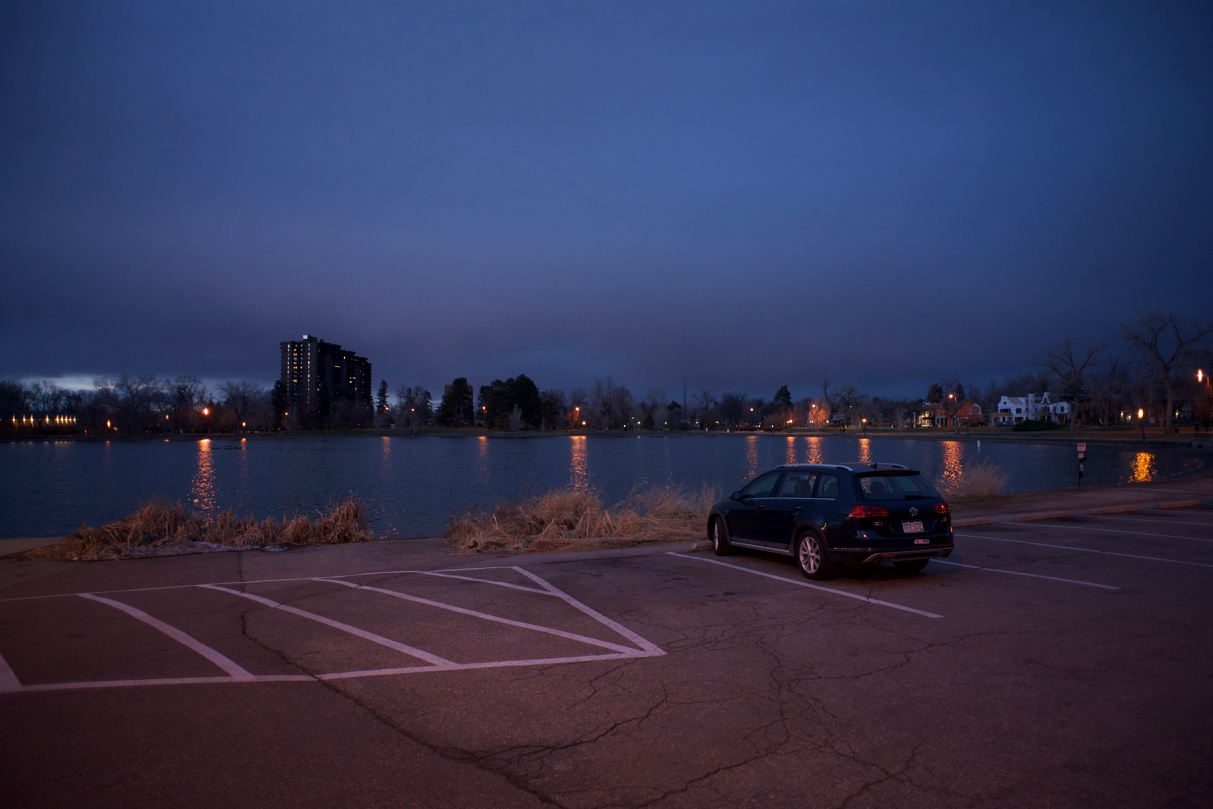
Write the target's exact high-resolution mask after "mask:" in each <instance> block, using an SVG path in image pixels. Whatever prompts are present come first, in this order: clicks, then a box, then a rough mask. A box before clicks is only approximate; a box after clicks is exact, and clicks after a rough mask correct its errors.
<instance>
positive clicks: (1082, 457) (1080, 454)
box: [1078, 443, 1087, 483]
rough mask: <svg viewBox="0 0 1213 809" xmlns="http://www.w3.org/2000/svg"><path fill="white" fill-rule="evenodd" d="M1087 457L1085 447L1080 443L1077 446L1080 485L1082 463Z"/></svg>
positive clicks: (1079, 480)
mask: <svg viewBox="0 0 1213 809" xmlns="http://www.w3.org/2000/svg"><path fill="white" fill-rule="evenodd" d="M1086 457H1087V445H1086V444H1082V443H1080V444H1079V445H1078V482H1079V483H1082V473H1083V461H1085V460H1086Z"/></svg>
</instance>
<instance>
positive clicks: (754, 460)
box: [745, 435, 758, 480]
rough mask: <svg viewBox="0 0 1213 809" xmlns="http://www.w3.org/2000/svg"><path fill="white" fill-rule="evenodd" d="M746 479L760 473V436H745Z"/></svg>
mask: <svg viewBox="0 0 1213 809" xmlns="http://www.w3.org/2000/svg"><path fill="white" fill-rule="evenodd" d="M745 464H746V472H745V479H746V480H749V479H750V478H752V477H754V476H755V475H757V474H758V436H756V435H747V436H746V438H745Z"/></svg>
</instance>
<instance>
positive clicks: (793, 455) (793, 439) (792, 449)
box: [786, 435, 796, 463]
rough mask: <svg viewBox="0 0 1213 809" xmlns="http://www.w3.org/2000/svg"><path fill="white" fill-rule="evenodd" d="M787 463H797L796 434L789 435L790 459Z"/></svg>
mask: <svg viewBox="0 0 1213 809" xmlns="http://www.w3.org/2000/svg"><path fill="white" fill-rule="evenodd" d="M786 463H796V436H794V435H789V436H788V459H787V461H786Z"/></svg>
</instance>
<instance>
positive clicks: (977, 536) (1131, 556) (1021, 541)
mask: <svg viewBox="0 0 1213 809" xmlns="http://www.w3.org/2000/svg"><path fill="white" fill-rule="evenodd" d="M1018 524H1019V523H1016V525H1018ZM1067 527H1069V526H1067ZM956 536H958V537H964V538H965V539H989V540H992V541H994V542H1014V543H1016V544H1019V545H1038V546H1040V547H1042V548H1057V549H1059V550H1063V551H1080V552H1082V553H1102V554H1103V555H1104V556H1124V557H1127V558H1129V559H1145V560H1146V561H1148V562H1170V563H1171V564H1173V565H1191V566H1192V567H1213V565H1206V564H1204V563H1203V562H1184V561H1182V560H1180V559H1163V558H1162V557H1159V556H1138V555H1137V554H1134V553H1116V552H1115V551H1097V550H1095V549H1094V548H1076V547H1074V546H1073V545H1050V544H1049V543H1047V542H1029V541H1028V540H1026V539H1007V538H1006V537H992V536H985V535H982V534H956Z"/></svg>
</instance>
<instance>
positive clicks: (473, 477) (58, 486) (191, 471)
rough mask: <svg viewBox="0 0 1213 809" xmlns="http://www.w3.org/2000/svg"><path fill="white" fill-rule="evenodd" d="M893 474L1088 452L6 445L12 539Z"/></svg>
mask: <svg viewBox="0 0 1213 809" xmlns="http://www.w3.org/2000/svg"><path fill="white" fill-rule="evenodd" d="M854 460H860V461H872V460H875V461H882V462H888V463H900V464H905V465H906V466H910V467H913V468H916V469H920V470H922V471H923V473H924V474H926V475H927V476H929V477H930V478H931V480H932V481H934V482H936V484H937V485H939V486H940V488H941V489H942V490H943V491H944V492H945V493H946V492H948V491H949V489H950V488H951V487H952V486H953V485H954V483H955V481H956V479H957V477H958V476H959V475H960V474H962V473H963V470H964V469H965V467H966V466H968V465H970V464H974V463H977V462H980V461H986V462H990V463H993V464H997V465H998V466H1000V467H1001V468H1002V469H1003V470H1004V471H1005V472H1006V473H1007V475H1008V485H1007V489H1006V491H1034V490H1040V489H1059V488H1065V487H1070V486H1075V485H1077V483H1078V465H1077V461H1076V455H1075V450H1074V447H1073V446H1072V445H1070V446H1060V445H1051V444H1019V443H1015V444H1009V443H991V442H984V443H983V444H982V445H981V447H980V448H979V447H978V446H977V444H976V443H975V442H965V441H913V440H902V439H893V438H878V439H862V438H855V437H844V436H827V437H809V436H784V435H711V436H702V435H690V436H688V435H672V436H567V435H562V436H522V437H504V436H503V437H491V438H490V437H466V438H464V437H446V436H419V437H409V436H394V437H372V436H318V437H313V436H293V437H278V438H251V439H244V440H241V439H236V438H211V439H202V440H197V441H176V440H174V441H163V442H160V441H131V442H125V441H114V442H104V443H95V442H83V441H42V442H11V443H4V444H0V538H11V537H26V536H30V537H40V536H56V535H63V534H67V533H70V532H72V531H74V530H75V529H76V528H77V527H79V526H80V524H81V523H82V522H88V523H89V524H90V525H102V524H104V523H107V522H111V521H113V520H116V519H118V518H119V517H121V516H123V515H124V514H127V513H129V512H130V511H132V510H133V509H135V508H136V507H138V506H139V504H140V503H141V502H142V501H143V500H145V499H147V498H149V497H157V498H161V499H163V500H167V501H169V502H177V501H181V502H184V503H186V504H187V505H189V506H191V507H193V508H196V509H199V510H203V511H209V512H213V511H217V510H223V509H226V508H229V507H234V508H235V509H236V510H237V512H238V513H239V514H240V515H241V516H244V515H247V514H250V513H251V514H254V515H255V516H257V517H259V518H261V517H266V516H269V515H283V514H293V513H297V512H298V513H309V512H314V510H315V509H318V508H323V507H324V506H326V505H327V504H328V502H329V501H330V499H333V498H344V497H345V496H347V495H349V494H351V493H353V494H356V495H358V496H359V497H361V498H362V499H363V500H364V501H365V502H366V503H367V505H368V509H369V512H370V515H371V527H372V528H373V529H374V530H375V531H376V532H377V533H379V534H381V535H396V536H435V535H438V534H440V533H441V532H442V530H443V528H444V527H445V525H446V523H447V520H448V518H449V517H450V515H451V513H452V512H456V511H463V510H465V509H468V508H470V507H472V506H473V505H479V506H480V507H481V508H487V507H489V506H492V505H493V504H495V503H497V502H500V501H502V500H507V499H511V498H517V497H521V496H523V495H526V494H541V493H543V492H546V491H548V490H549V489H553V488H558V487H562V486H574V487H590V488H594V489H596V490H598V491H599V492H601V494H602V495H603V496H604V499H605V500H607V501H608V502H612V503H613V502H617V501H619V500H621V499H623V498H624V497H626V496H627V494H628V492H629V491H630V490H631V489H632V487H633V486H634V485H635V484H636V482H637V481H638V480H640V479H642V478H643V479H645V480H647V481H649V482H650V483H652V484H656V485H661V486H667V485H683V486H687V487H689V488H693V489H698V487H700V486H702V485H704V484H707V485H710V486H713V487H716V488H718V489H719V490H720V491H721V492H729V491H732V490H733V489H736V488H739V487H740V484H741V483H743V482H744V481H745V480H747V479H749V478H750V477H753V476H754V475H756V474H757V473H758V472H760V471H762V470H764V469H767V468H769V467H772V466H775V465H777V464H781V463H787V462H793V461H795V462H813V463H819V462H824V463H845V462H846V461H854ZM1196 463H1197V462H1196V461H1194V460H1193V459H1191V458H1185V457H1182V456H1180V455H1178V454H1175V453H1173V452H1168V451H1161V452H1151V451H1138V450H1136V449H1120V448H1117V447H1109V446H1105V445H1091V446H1090V452H1088V455H1087V464H1086V477H1085V479H1084V484H1085V485H1091V486H1099V485H1108V484H1115V483H1126V482H1129V481H1134V480H1139V481H1144V480H1153V479H1157V478H1163V477H1169V476H1171V475H1174V474H1177V473H1179V472H1181V471H1183V470H1184V469H1186V468H1191V467H1192V466H1194V465H1195V464H1196Z"/></svg>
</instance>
